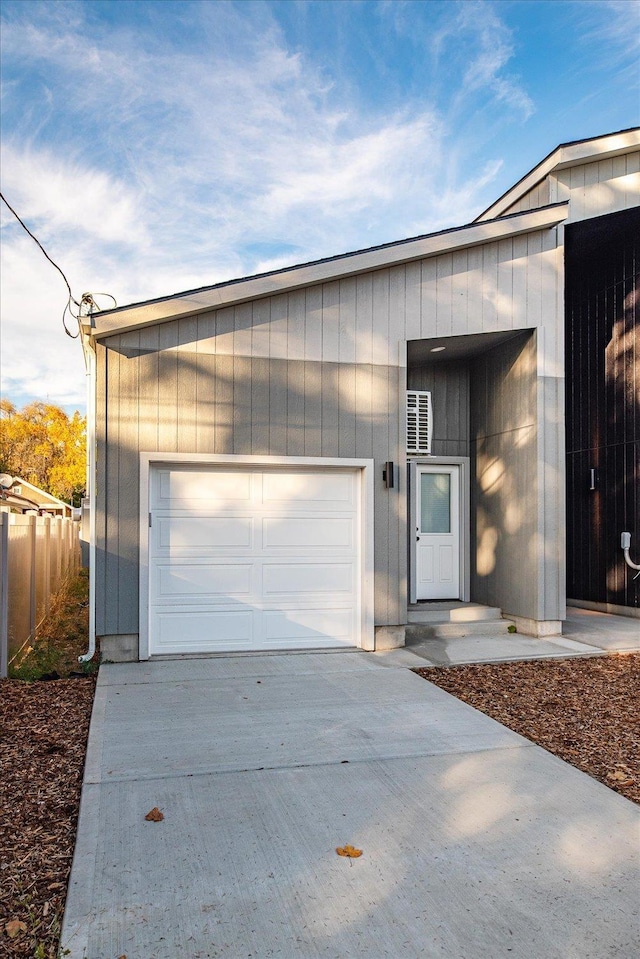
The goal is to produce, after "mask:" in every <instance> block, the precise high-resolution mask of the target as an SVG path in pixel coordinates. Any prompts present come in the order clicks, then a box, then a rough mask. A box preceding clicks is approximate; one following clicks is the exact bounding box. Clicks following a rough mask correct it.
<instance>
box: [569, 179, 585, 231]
mask: <svg viewBox="0 0 640 959" xmlns="http://www.w3.org/2000/svg"><path fill="white" fill-rule="evenodd" d="M584 170H585V168H584V167H583V166H577V167H575V166H574V167H570V169H569V171H568V172H569V190H570V194H569V195H570V197H571V206H570V207H569V217H570V218H571V220H582V219H584V216H585V203H584Z"/></svg>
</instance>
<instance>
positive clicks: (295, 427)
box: [287, 360, 304, 456]
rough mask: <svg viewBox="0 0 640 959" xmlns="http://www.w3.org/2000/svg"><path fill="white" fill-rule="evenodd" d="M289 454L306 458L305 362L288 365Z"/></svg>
mask: <svg viewBox="0 0 640 959" xmlns="http://www.w3.org/2000/svg"><path fill="white" fill-rule="evenodd" d="M287 454H288V455H289V456H304V361H302V360H289V362H288V365H287Z"/></svg>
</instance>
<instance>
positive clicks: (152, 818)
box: [144, 806, 164, 822]
mask: <svg viewBox="0 0 640 959" xmlns="http://www.w3.org/2000/svg"><path fill="white" fill-rule="evenodd" d="M144 818H145V819H146V820H147V822H162V820H163V819H164V815H163V813H161V812H160V810H159V809H158V807H157V806H154V807H153V809H151V810H150V811H149V812H148V813H147V815H146V816H145V817H144Z"/></svg>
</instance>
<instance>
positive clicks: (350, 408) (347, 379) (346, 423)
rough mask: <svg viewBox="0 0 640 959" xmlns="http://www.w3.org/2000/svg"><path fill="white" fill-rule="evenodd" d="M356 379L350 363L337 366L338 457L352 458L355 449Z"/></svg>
mask: <svg viewBox="0 0 640 959" xmlns="http://www.w3.org/2000/svg"><path fill="white" fill-rule="evenodd" d="M355 393H356V378H355V367H354V366H353V364H352V363H340V364H339V366H338V396H339V404H340V405H339V408H338V456H353V451H354V449H355V447H356V417H355V408H356V403H355Z"/></svg>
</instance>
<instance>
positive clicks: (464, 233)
mask: <svg viewBox="0 0 640 959" xmlns="http://www.w3.org/2000/svg"><path fill="white" fill-rule="evenodd" d="M567 213H568V204H567V203H565V202H563V203H555V204H553V205H551V206H547V207H541V208H540V209H538V210H531V211H527V212H525V213H517V214H514V215H513V216H511V217H502V218H501V219H498V220H492V221H490V222H487V223H478V224H476V223H472V224H470V225H468V226H464V227H458V228H457V229H454V230H448V231H444V232H442V233H435V234H431V235H429V236H424V237H419V238H417V239H415V240H409V241H404V242H401V243H397V244H391V245H388V246H384V247H377V248H374V249H371V250H363V251H361V252H358V253H351V254H346V255H345V256H341V257H334V258H332V259H330V260H321V261H319V262H316V263H309V264H305V265H303V266H296V267H290V268H289V269H285V270H279V271H277V272H275V273H270V274H266V275H263V276H256V277H247V278H246V279H243V280H233V281H231V282H229V283H221V284H219V285H218V286H215V287H208V288H206V289H203V290H194V291H191V292H188V293H182V294H178V295H176V296H172V297H169V298H167V299H162V300H155V301H149V302H147V303H141V304H135V305H133V306H131V307H122V308H121V309H119V310H111V311H105V312H104V313H97V314H94V315H93V316H92V317H91V318H90V320H91V321H92V323H93V326H92V327H89V326H86V327H85V332H86V333H88V334H90V335H92V336H93V338H94V339H103V338H104V337H106V336H111V335H114V334H117V333H126V332H129V331H130V330H138V329H142V328H144V327H146V326H152V325H154V324H156V323H167V322H169V321H170V320H176V319H181V318H183V317H187V316H193V315H194V314H197V313H204V312H208V311H211V310H218V309H222V308H223V307H228V306H234V305H235V304H238V303H243V302H246V301H248V300H255V299H259V298H261V297H265V296H273V295H275V294H277V293H284V292H289V291H291V290H296V289H300V288H301V287H305V286H312V285H314V284H318V283H327V282H330V281H331V280H338V279H342V278H343V277H348V276H353V275H355V274H357V273H368V272H371V271H374V270H382V269H385V268H387V267H390V266H396V265H398V264H401V263H409V262H411V261H413V260H422V259H425V258H427V257H431V256H438V255H440V254H442V253H450V252H453V251H454V250H459V249H465V248H466V247H471V246H479V245H482V244H484V243H491V242H493V241H495V240H501V239H505V238H506V237H511V236H519V235H520V234H523V233H533V232H536V231H538V230H545V229H551V228H552V227H554V226H557V224H558V223H561V222H562V221H563V220H565V219H566V217H567Z"/></svg>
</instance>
